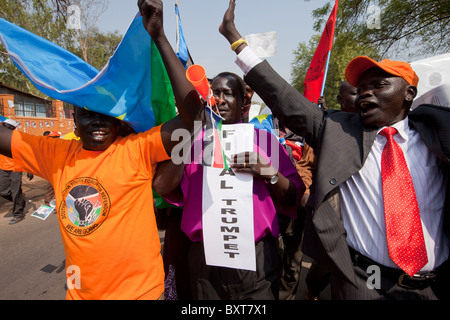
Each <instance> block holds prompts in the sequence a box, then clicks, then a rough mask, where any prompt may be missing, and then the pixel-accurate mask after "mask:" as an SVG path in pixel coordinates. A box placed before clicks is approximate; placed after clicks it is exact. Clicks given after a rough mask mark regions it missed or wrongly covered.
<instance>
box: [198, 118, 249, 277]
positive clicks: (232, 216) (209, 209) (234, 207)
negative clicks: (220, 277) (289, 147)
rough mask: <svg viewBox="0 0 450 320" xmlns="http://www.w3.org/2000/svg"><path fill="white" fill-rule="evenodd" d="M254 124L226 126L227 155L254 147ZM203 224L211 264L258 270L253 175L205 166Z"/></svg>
mask: <svg viewBox="0 0 450 320" xmlns="http://www.w3.org/2000/svg"><path fill="white" fill-rule="evenodd" d="M253 135H254V129H253V125H251V124H235V125H223V126H222V137H223V140H222V146H223V148H224V153H225V155H226V156H227V157H228V158H230V157H231V155H233V154H236V153H239V152H245V151H253ZM202 210H203V215H202V226H203V241H204V248H205V258H206V264H207V265H213V266H221V267H228V268H234V269H244V270H252V271H255V270H256V255H255V236H254V227H253V176H252V175H250V174H244V173H237V172H233V171H232V170H231V169H229V170H227V169H221V168H213V167H207V166H204V167H203V199H202Z"/></svg>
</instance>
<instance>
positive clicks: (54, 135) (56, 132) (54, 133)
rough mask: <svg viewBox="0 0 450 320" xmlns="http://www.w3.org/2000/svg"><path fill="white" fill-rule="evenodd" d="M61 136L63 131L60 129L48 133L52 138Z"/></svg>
mask: <svg viewBox="0 0 450 320" xmlns="http://www.w3.org/2000/svg"><path fill="white" fill-rule="evenodd" d="M60 136H61V133H59V132H58V131H52V132H50V133H49V134H48V137H52V138H54V137H55V138H56V137H57V138H59V137H60Z"/></svg>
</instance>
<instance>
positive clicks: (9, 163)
mask: <svg viewBox="0 0 450 320" xmlns="http://www.w3.org/2000/svg"><path fill="white" fill-rule="evenodd" d="M0 169H2V170H5V171H13V170H14V162H13V159H11V158H8V157H7V156H4V155H2V154H0Z"/></svg>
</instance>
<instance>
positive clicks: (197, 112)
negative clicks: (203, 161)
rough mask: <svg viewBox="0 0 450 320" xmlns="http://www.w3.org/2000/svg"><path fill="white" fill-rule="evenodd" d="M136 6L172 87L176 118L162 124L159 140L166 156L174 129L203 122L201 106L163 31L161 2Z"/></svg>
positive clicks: (154, 0) (151, 0)
mask: <svg viewBox="0 0 450 320" xmlns="http://www.w3.org/2000/svg"><path fill="white" fill-rule="evenodd" d="M138 6H139V10H140V13H141V15H142V17H143V19H142V21H143V24H144V27H145V28H146V30H147V31H148V33H149V34H150V36H151V37H152V39H153V41H154V42H155V45H156V47H157V48H158V50H159V52H160V54H161V57H162V59H163V62H164V65H165V67H166V70H167V73H168V75H169V78H170V82H171V84H172V88H173V92H174V95H175V101H176V104H177V108H178V112H179V115H178V116H177V117H175V118H174V119H172V120H170V121H168V122H166V123H164V124H163V126H162V128H161V135H162V140H163V143H164V147H165V149H166V151H167V153H168V154H169V155H170V154H171V152H172V149H173V147H174V146H175V145H176V144H177V143H178V141H172V139H171V136H172V132H173V131H174V130H175V129H180V128H181V129H186V130H189V131H191V132H192V131H193V130H192V129H193V127H194V121H196V120H198V121H202V120H203V116H204V114H203V112H204V107H203V104H202V102H201V100H200V98H199V95H198V93H197V91H196V90H195V88H194V86H193V85H192V84H191V83H190V82H189V81H188V80H187V78H186V69H185V68H184V66H183V65H182V64H181V62H180V60H178V58H177V56H176V54H175V52H174V51H173V49H172V47H171V45H170V43H169V41H168V40H167V37H166V35H165V32H164V27H163V4H162V1H161V0H139V1H138Z"/></svg>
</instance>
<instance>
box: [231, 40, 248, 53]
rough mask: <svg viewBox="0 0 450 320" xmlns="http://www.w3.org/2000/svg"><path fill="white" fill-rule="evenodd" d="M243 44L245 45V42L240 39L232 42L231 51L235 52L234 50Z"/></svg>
mask: <svg viewBox="0 0 450 320" xmlns="http://www.w3.org/2000/svg"><path fill="white" fill-rule="evenodd" d="M243 43H245V44H247V41H245V39H244V38H240V39H239V40H237V41H236V42H233V44H232V45H231V50H233V51H236V49H237V48H238V47H239V46H240V45H241V44H243Z"/></svg>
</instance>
